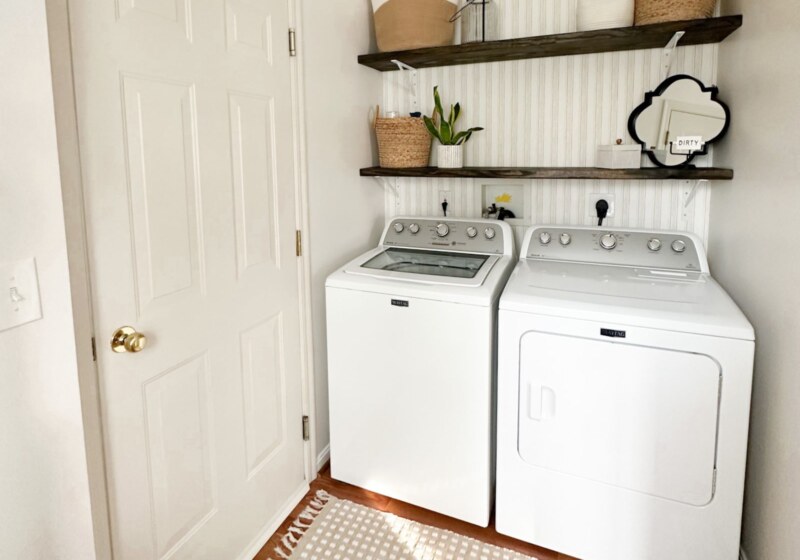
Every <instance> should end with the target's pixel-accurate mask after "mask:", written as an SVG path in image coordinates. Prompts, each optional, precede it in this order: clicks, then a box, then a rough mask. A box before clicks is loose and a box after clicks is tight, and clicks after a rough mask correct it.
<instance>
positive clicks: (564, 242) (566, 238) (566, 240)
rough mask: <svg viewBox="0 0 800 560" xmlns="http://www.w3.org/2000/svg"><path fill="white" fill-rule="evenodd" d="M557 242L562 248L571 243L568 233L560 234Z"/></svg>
mask: <svg viewBox="0 0 800 560" xmlns="http://www.w3.org/2000/svg"><path fill="white" fill-rule="evenodd" d="M558 240H559V242H560V243H561V244H562V245H563V246H564V247H566V246H567V245H569V244H570V243H572V236H571V235H570V234H568V233H562V234H561V236H560V237H559V238H558Z"/></svg>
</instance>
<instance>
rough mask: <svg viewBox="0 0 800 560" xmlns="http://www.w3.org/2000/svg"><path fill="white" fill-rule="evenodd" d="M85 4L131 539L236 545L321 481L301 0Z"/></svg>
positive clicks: (120, 471)
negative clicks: (138, 347) (314, 425)
mask: <svg viewBox="0 0 800 560" xmlns="http://www.w3.org/2000/svg"><path fill="white" fill-rule="evenodd" d="M69 10H70V26H71V34H72V48H73V59H74V71H75V89H76V99H77V114H78V128H79V136H80V149H81V161H82V170H83V179H84V188H85V197H86V211H87V229H88V232H87V234H88V243H89V252H90V267H91V279H92V289H93V302H94V320H95V333H96V338H97V359H98V371H99V376H100V385H101V391H102V395H101V400H102V408H103V420H104V430H105V442H106V459H107V466H108V490H109V499H110V509H111V517H112V519H111V522H112V540H113V547H114V554H115V557H116V558H118V559H135V560H142V559H151V558H153V559H162V558H193V559H194V558H209V559H212V558H213V559H226V560H227V559H235V558H237V557H239V556H240V555H242V554H243V553H244V552H245V551H247V550H249V549H250V548H251V547H252V546H254V544H258V539H259V538H261V537H263V536H264V533H265V531H267V530H268V529H269V527H270V525H271V523H273V522H274V521H275V517H276V515H277V514H278V513H279V512H280V511H282V510H283V509H284V508H285V507H287V505H288V504H289V503H290V502H291V501H292V500H293V499H296V498H297V496H299V495H300V494H301V493H302V492H303V490H304V488H306V484H307V483H306V481H305V480H304V468H303V441H302V430H301V416H302V405H301V376H300V365H301V364H300V341H299V338H300V321H299V290H298V272H297V261H296V258H297V257H296V255H295V235H294V234H295V229H296V220H295V216H296V208H295V204H296V202H297V201H296V200H295V176H294V157H295V155H294V148H293V144H294V136H293V135H294V131H293V124H292V90H291V83H290V72H291V67H290V64H291V63H290V58H289V53H288V48H287V40H286V34H287V30H288V27H289V8H288V5H287V0H106V1H102V2H99V1H97V0H70V2H69ZM123 325H131V326H133V327H135V328H136V329H137V330H138V331H139V332H141V333H144V334H145V335H146V336H147V338H148V343H149V344H148V346H147V347H146V348H145V350H144V351H142V352H140V353H120V354H117V353H114V352H112V351H111V348H110V345H109V340H110V338H111V334H112V333H113V332H114V330H115V329H117V328H118V327H121V326H123Z"/></svg>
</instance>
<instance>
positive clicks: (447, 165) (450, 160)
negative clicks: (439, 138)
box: [437, 144, 464, 169]
mask: <svg viewBox="0 0 800 560" xmlns="http://www.w3.org/2000/svg"><path fill="white" fill-rule="evenodd" d="M437 156H438V165H439V167H440V168H441V169H461V168H462V167H464V144H460V145H458V146H439V148H438V150H437Z"/></svg>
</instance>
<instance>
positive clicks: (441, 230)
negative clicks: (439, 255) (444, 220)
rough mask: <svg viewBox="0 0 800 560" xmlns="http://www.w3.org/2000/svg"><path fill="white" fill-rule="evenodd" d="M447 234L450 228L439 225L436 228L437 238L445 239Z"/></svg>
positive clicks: (445, 225)
mask: <svg viewBox="0 0 800 560" xmlns="http://www.w3.org/2000/svg"><path fill="white" fill-rule="evenodd" d="M448 233H450V227H449V226H448V225H447V224H439V225H438V226H436V235H438V236H439V237H447V234H448Z"/></svg>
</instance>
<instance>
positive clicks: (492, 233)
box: [483, 227, 497, 239]
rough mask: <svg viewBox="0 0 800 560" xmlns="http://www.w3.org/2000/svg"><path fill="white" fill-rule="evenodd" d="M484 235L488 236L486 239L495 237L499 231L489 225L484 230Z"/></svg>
mask: <svg viewBox="0 0 800 560" xmlns="http://www.w3.org/2000/svg"><path fill="white" fill-rule="evenodd" d="M483 235H485V236H486V239H494V236H495V235H497V232H496V231H495V230H494V228H490V227H487V228H486V229H485V230H484V231H483Z"/></svg>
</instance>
